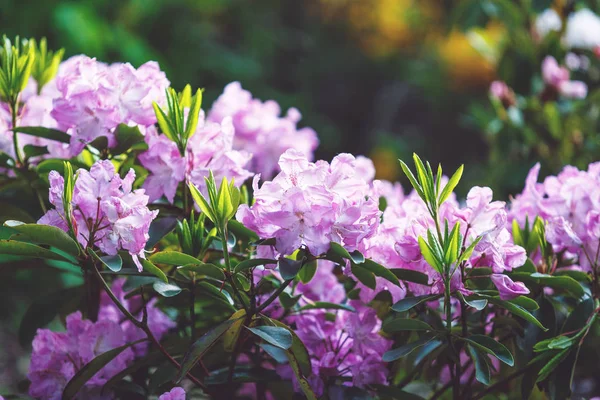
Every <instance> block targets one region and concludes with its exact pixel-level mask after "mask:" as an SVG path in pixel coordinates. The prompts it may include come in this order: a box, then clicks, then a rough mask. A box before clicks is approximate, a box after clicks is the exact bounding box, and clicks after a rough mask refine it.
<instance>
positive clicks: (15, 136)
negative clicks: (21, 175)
mask: <svg viewBox="0 0 600 400" xmlns="http://www.w3.org/2000/svg"><path fill="white" fill-rule="evenodd" d="M10 112H11V117H12V128H13V129H15V128H16V127H17V113H18V112H19V100H18V99H14V100H13V101H12V102H11V104H10ZM18 135H19V134H18V133H17V132H16V131H13V145H14V147H15V158H16V159H17V164H18V165H19V166H21V165H22V164H23V159H22V158H21V152H20V151H19V137H18Z"/></svg>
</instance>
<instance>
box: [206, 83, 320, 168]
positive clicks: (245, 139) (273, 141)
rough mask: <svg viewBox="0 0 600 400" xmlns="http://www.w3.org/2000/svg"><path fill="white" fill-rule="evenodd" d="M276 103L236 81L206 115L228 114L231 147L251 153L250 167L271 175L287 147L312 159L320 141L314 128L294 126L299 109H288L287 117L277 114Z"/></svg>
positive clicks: (212, 118) (216, 117) (217, 117)
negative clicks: (231, 128)
mask: <svg viewBox="0 0 600 400" xmlns="http://www.w3.org/2000/svg"><path fill="white" fill-rule="evenodd" d="M280 113H281V109H280V107H279V105H278V104H277V103H276V102H275V101H273V100H269V101H266V102H264V103H263V102H261V101H260V100H258V99H253V98H252V94H251V93H250V92H248V91H247V90H244V89H242V86H241V85H240V83H239V82H232V83H230V84H229V85H227V86H226V87H225V90H224V91H223V94H222V95H221V96H220V97H219V98H218V99H217V101H215V103H214V104H213V106H212V109H211V110H210V112H209V114H208V119H209V120H210V121H213V122H219V123H220V122H222V121H223V120H224V119H225V118H226V117H231V118H232V120H233V126H234V128H235V141H234V148H235V149H236V150H244V151H247V152H249V153H251V154H252V155H253V158H252V163H251V168H250V169H251V170H252V171H253V172H256V173H260V174H261V175H262V176H263V178H270V177H272V176H273V173H274V172H276V171H277V169H278V168H277V161H278V160H279V157H280V156H281V155H282V154H283V153H284V152H285V151H286V150H288V149H295V150H297V151H298V152H300V153H301V154H302V155H303V156H304V157H305V158H306V159H308V160H312V156H313V151H314V150H315V148H316V147H317V146H318V144H319V142H318V139H317V135H316V133H315V131H313V130H312V129H310V128H302V129H298V128H297V123H298V121H300V118H301V115H300V112H299V111H298V110H297V109H295V108H291V109H289V110H288V112H287V114H286V116H284V117H281V116H280Z"/></svg>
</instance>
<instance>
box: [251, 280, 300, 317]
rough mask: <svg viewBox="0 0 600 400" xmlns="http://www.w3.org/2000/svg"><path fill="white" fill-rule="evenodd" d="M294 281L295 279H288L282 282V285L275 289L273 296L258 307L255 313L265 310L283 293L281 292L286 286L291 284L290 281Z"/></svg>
mask: <svg viewBox="0 0 600 400" xmlns="http://www.w3.org/2000/svg"><path fill="white" fill-rule="evenodd" d="M292 281H293V279H288V280H287V281H284V282H283V283H282V284H281V286H279V287H278V288H277V290H276V291H274V292H273V294H271V296H270V297H269V298H268V299H267V300H266V301H265V302H264V303H262V304H261V305H260V306H259V307H258V308H257V309H256V313H255V314H259V313H260V312H261V311H262V310H264V309H265V308H267V307H268V306H269V305H270V304H271V303H272V302H274V301H275V299H277V297H278V296H279V295H280V294H281V292H283V291H284V290H285V288H287V287H288V286H289V285H290V283H292Z"/></svg>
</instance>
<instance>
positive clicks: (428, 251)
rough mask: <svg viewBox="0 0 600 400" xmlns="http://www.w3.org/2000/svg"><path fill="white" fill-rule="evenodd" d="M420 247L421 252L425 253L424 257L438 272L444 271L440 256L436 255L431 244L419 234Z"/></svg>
mask: <svg viewBox="0 0 600 400" xmlns="http://www.w3.org/2000/svg"><path fill="white" fill-rule="evenodd" d="M419 249H421V254H423V258H424V259H425V261H427V264H429V265H430V266H431V267H432V268H433V269H435V270H436V271H437V272H438V273H440V274H441V273H443V271H442V264H441V263H440V262H439V261H438V258H437V257H436V256H435V253H434V251H433V249H432V248H431V247H430V246H429V244H428V243H427V242H426V241H425V239H423V238H422V237H420V236H419Z"/></svg>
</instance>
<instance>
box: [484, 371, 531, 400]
mask: <svg viewBox="0 0 600 400" xmlns="http://www.w3.org/2000/svg"><path fill="white" fill-rule="evenodd" d="M536 364H537V363H532V364H527V365H526V366H524V367H523V368H521V369H519V370H517V371H515V372H513V373H512V374H510V375H508V376H507V377H505V378H504V379H502V380H499V381H498V382H496V383H494V384H493V385H491V386H488V387H487V388H486V389H484V390H483V391H481V392H479V393H478V394H477V395H475V396H474V397H473V400H479V399H481V398H483V397H485V396H486V395H487V394H489V393H492V392H493V391H494V390H496V389H498V388H499V387H501V386H502V385H504V384H506V383H507V382H509V381H511V380H513V379H515V378H517V377H519V376H521V375H523V374H524V373H525V372H527V371H529V369H531V368H532V367H533V366H535V365H536Z"/></svg>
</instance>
